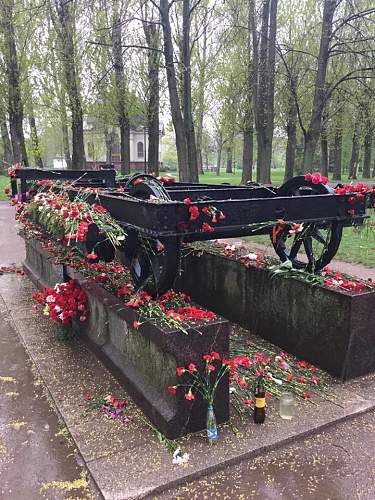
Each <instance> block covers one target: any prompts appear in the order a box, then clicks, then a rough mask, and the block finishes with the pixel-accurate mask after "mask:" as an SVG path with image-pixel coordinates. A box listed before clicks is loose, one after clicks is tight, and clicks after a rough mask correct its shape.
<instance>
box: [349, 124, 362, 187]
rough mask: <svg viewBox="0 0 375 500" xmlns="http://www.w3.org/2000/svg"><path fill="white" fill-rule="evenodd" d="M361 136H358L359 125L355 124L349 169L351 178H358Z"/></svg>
mask: <svg viewBox="0 0 375 500" xmlns="http://www.w3.org/2000/svg"><path fill="white" fill-rule="evenodd" d="M359 149H360V145H359V138H358V125H357V124H355V126H354V132H353V139H352V155H351V158H350V169H349V179H356V178H357V173H358V161H359Z"/></svg>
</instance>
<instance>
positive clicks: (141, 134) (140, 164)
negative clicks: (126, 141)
mask: <svg viewBox="0 0 375 500" xmlns="http://www.w3.org/2000/svg"><path fill="white" fill-rule="evenodd" d="M163 135H164V126H163V124H162V123H160V126H159V165H161V164H162V162H163V156H162V137H163ZM83 138H84V145H85V153H86V161H87V166H88V167H89V166H92V167H93V168H96V167H98V166H99V165H100V164H103V163H112V164H114V165H115V166H116V167H118V168H119V167H120V160H121V158H120V130H119V128H117V127H112V128H110V129H107V140H108V144H106V138H105V135H104V132H103V129H99V128H98V127H97V122H96V119H95V118H92V117H87V118H86V120H85V121H84V126H83ZM107 148H108V151H107ZM147 152H148V133H147V128H145V127H144V126H143V125H138V126H135V125H133V126H132V127H131V129H130V168H131V169H132V170H136V171H137V170H138V171H143V170H145V164H146V163H147Z"/></svg>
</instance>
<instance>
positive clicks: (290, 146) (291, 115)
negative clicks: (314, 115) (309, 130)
mask: <svg viewBox="0 0 375 500" xmlns="http://www.w3.org/2000/svg"><path fill="white" fill-rule="evenodd" d="M286 132H287V137H288V139H287V143H286V153H285V175H284V181H287V180H288V179H291V178H292V177H293V175H294V170H295V160H296V145H297V107H296V103H295V100H294V97H293V95H292V94H290V95H289V110H288V122H287V125H286Z"/></svg>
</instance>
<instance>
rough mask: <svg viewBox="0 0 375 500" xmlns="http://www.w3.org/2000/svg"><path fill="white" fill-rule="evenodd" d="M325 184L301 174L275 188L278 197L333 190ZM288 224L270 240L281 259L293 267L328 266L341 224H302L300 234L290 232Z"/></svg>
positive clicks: (338, 243)
mask: <svg viewBox="0 0 375 500" xmlns="http://www.w3.org/2000/svg"><path fill="white" fill-rule="evenodd" d="M332 192H333V189H332V188H330V187H329V186H327V185H324V184H312V183H311V182H307V181H305V179H304V176H299V177H294V178H293V179H290V180H289V181H287V182H286V183H285V184H283V185H282V186H281V187H280V188H279V189H278V191H277V195H278V196H311V195H317V194H328V193H332ZM291 229H292V227H291V226H290V225H286V226H285V227H284V228H283V229H282V231H280V232H279V233H278V234H277V236H276V240H275V241H273V239H272V235H271V241H272V244H273V247H274V249H275V252H276V253H277V255H278V256H279V258H280V260H281V261H282V262H285V261H287V260H289V261H291V262H292V265H293V267H294V268H296V269H305V270H306V271H308V272H317V271H320V270H321V269H323V268H324V267H325V266H327V265H328V264H329V263H330V262H331V260H332V259H333V257H334V256H335V255H336V252H337V250H338V248H339V246H340V241H341V237H342V229H343V224H342V223H341V222H336V221H324V220H323V221H319V222H311V223H308V224H304V227H303V230H302V232H300V233H290V232H289V231H290V230H291Z"/></svg>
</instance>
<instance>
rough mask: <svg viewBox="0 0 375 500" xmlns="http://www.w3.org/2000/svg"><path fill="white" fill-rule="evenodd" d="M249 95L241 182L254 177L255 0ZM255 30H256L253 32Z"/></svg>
mask: <svg viewBox="0 0 375 500" xmlns="http://www.w3.org/2000/svg"><path fill="white" fill-rule="evenodd" d="M247 27H248V37H247V78H246V83H247V89H246V91H247V95H246V104H245V105H246V112H245V126H244V131H243V156H242V177H241V184H246V183H247V182H248V181H252V179H253V149H254V112H253V106H254V94H255V87H256V79H257V74H256V71H257V69H256V68H257V60H256V54H257V51H256V50H254V49H253V57H251V48H252V45H253V37H254V36H255V38H256V26H255V10H254V2H253V1H250V2H249V4H248V16H247ZM253 30H254V32H253Z"/></svg>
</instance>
